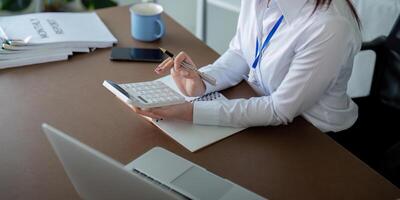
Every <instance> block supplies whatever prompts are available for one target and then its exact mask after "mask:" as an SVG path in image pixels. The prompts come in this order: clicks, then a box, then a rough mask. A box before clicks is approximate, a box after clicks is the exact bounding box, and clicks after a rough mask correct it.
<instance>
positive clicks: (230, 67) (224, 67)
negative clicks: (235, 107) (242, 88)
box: [200, 3, 249, 94]
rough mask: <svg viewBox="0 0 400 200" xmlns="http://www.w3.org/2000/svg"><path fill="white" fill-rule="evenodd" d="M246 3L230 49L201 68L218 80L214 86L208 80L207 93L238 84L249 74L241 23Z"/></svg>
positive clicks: (242, 7)
mask: <svg viewBox="0 0 400 200" xmlns="http://www.w3.org/2000/svg"><path fill="white" fill-rule="evenodd" d="M245 6H246V4H245V3H242V6H241V12H240V14H239V19H238V25H237V28H236V34H235V36H234V37H233V39H232V40H231V42H230V44H229V49H228V50H227V51H226V52H225V53H224V54H222V56H221V57H219V58H218V59H217V60H216V61H215V62H214V63H213V64H211V65H208V66H206V67H203V68H201V69H200V71H202V72H205V73H207V74H209V75H211V76H213V77H214V78H216V80H217V84H216V86H213V85H211V84H209V83H207V82H204V83H205V85H206V92H205V93H206V94H207V93H210V92H214V91H220V90H223V89H226V88H229V87H232V86H234V85H237V84H238V83H240V82H241V81H242V80H243V75H247V74H248V72H249V67H248V64H247V62H246V60H245V59H244V56H243V52H242V47H241V42H240V41H242V38H241V37H242V35H241V32H242V30H241V24H242V21H243V15H242V13H243V12H242V11H243V9H245V8H244V7H245Z"/></svg>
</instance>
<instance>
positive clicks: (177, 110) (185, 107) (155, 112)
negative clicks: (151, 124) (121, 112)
mask: <svg viewBox="0 0 400 200" xmlns="http://www.w3.org/2000/svg"><path fill="white" fill-rule="evenodd" d="M132 110H133V111H135V112H136V113H137V114H140V115H144V116H147V117H151V118H153V119H180V120H185V121H190V122H192V121H193V104H191V103H189V102H188V103H183V104H178V105H172V106H164V107H158V108H148V109H141V108H138V107H132Z"/></svg>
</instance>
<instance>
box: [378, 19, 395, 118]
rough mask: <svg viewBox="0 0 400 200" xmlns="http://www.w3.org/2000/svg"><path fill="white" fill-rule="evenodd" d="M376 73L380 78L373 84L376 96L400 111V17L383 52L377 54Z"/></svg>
mask: <svg viewBox="0 0 400 200" xmlns="http://www.w3.org/2000/svg"><path fill="white" fill-rule="evenodd" d="M376 69H379V70H378V71H375V72H374V73H377V74H378V76H379V78H377V79H376V80H374V82H375V81H376V82H377V83H373V84H374V85H375V86H376V87H375V88H374V89H375V90H376V91H374V92H375V94H376V95H377V96H378V97H379V99H380V100H381V102H383V103H384V104H386V105H388V106H390V107H394V108H396V109H399V110H400V16H399V17H398V19H397V21H396V23H395V24H394V27H393V29H392V31H391V33H390V35H389V36H388V37H387V39H386V42H385V45H384V47H383V50H382V51H380V52H378V53H377V63H376Z"/></svg>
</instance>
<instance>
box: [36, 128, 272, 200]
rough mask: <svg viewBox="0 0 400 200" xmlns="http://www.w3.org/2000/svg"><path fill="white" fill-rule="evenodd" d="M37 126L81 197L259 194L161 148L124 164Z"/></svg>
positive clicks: (217, 198)
mask: <svg viewBox="0 0 400 200" xmlns="http://www.w3.org/2000/svg"><path fill="white" fill-rule="evenodd" d="M42 128H43V131H44V133H45V134H46V136H47V138H48V139H49V141H50V143H51V145H52V146H53V149H54V150H55V152H56V154H57V156H58V157H59V159H60V161H61V163H62V164H63V166H64V169H65V171H66V172H67V175H68V177H69V179H70V180H71V182H72V184H73V185H74V187H75V189H76V191H77V192H78V194H79V195H80V196H81V197H82V198H83V199H96V200H99V199H100V200H101V199H107V200H108V199H162V200H169V199H200V200H203V199H204V200H228V199H229V200H235V199H238V200H239V199H240V200H243V199H249V200H252V199H264V198H263V197H261V196H259V195H257V194H255V193H253V192H250V191H248V190H246V189H245V188H243V187H241V186H239V185H236V184H234V183H232V182H230V181H228V180H226V179H224V178H221V177H219V176H217V175H215V174H212V173H210V172H208V171H207V170H205V169H203V168H202V167H199V166H198V165H196V164H194V163H191V162H190V161H188V160H185V159H183V158H181V157H179V156H177V155H176V154H173V153H171V152H169V151H167V150H165V149H162V148H160V147H156V148H153V149H151V150H150V151H148V152H146V153H145V154H143V155H142V156H140V157H139V158H137V159H136V160H134V161H132V162H131V163H129V164H128V165H126V166H123V165H122V164H121V163H119V162H117V161H115V160H113V159H112V158H109V157H108V156H106V155H104V154H102V153H100V152H98V151H96V150H95V149H93V148H91V147H89V146H87V145H85V144H83V143H81V142H79V141H78V140H76V139H74V138H72V137H70V136H68V135H67V134H65V133H63V132H61V131H59V130H57V129H55V128H53V127H51V126H49V125H47V124H43V125H42Z"/></svg>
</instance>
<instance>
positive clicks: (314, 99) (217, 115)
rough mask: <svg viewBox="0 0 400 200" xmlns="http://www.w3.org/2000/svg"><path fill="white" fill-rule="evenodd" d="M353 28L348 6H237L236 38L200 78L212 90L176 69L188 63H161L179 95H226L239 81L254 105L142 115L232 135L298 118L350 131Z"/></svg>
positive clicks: (301, 2) (250, 1)
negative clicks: (206, 78)
mask: <svg viewBox="0 0 400 200" xmlns="http://www.w3.org/2000/svg"><path fill="white" fill-rule="evenodd" d="M360 47H361V36H360V29H359V20H358V17H357V14H356V12H355V9H354V7H353V6H352V4H351V3H350V0H311V1H310V0H246V1H242V6H241V11H240V16H239V21H238V26H237V32H236V35H235V36H234V38H233V39H232V41H231V43H230V47H229V49H228V50H227V51H226V52H225V53H224V54H223V55H222V56H221V57H220V58H219V59H218V60H217V61H216V62H215V63H213V64H211V65H209V66H206V67H204V68H201V71H203V72H205V73H207V74H209V75H212V76H213V77H214V78H216V79H217V85H216V86H212V85H209V84H208V83H206V82H203V81H202V79H201V78H200V77H199V76H198V75H197V74H196V73H193V72H191V71H187V70H185V69H184V68H182V67H181V66H180V63H181V62H182V61H183V60H185V61H187V62H189V63H192V64H193V65H194V63H193V61H192V60H191V58H190V57H189V55H187V54H186V53H183V52H181V53H180V54H179V55H178V56H177V57H176V58H175V60H172V59H168V60H165V61H164V62H163V63H161V64H160V65H159V66H158V67H157V69H156V73H158V74H166V73H169V72H170V73H171V75H172V77H173V79H174V80H175V83H176V84H177V86H178V88H179V89H180V90H181V92H182V93H183V94H186V95H188V96H200V95H203V94H205V93H209V92H213V91H218V90H223V89H225V88H229V87H232V86H234V85H236V84H238V83H239V82H241V81H242V80H243V79H245V80H246V81H248V83H249V84H250V85H251V86H252V88H253V89H254V90H255V91H256V92H257V93H258V94H259V97H254V98H250V99H235V100H228V101H212V102H196V103H194V104H190V103H185V104H181V105H176V106H168V107H162V108H155V109H151V110H140V109H138V108H134V111H136V112H137V113H139V114H142V115H146V116H150V117H153V118H177V119H182V120H189V121H193V123H195V124H203V125H219V126H233V127H250V126H268V125H280V124H288V123H290V122H291V121H292V120H293V119H294V118H295V117H296V116H302V117H304V118H305V119H306V120H307V121H309V122H310V123H312V124H313V125H314V126H316V127H317V128H319V129H320V130H321V131H324V132H338V131H341V130H345V129H347V128H349V127H351V126H352V125H353V123H354V122H355V121H356V119H357V115H358V108H357V105H356V104H355V103H354V102H353V101H352V100H351V99H350V97H349V96H348V95H347V94H346V88H347V82H348V80H349V78H350V75H351V72H352V65H353V58H354V55H355V54H356V53H357V52H358V51H359V50H360Z"/></svg>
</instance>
